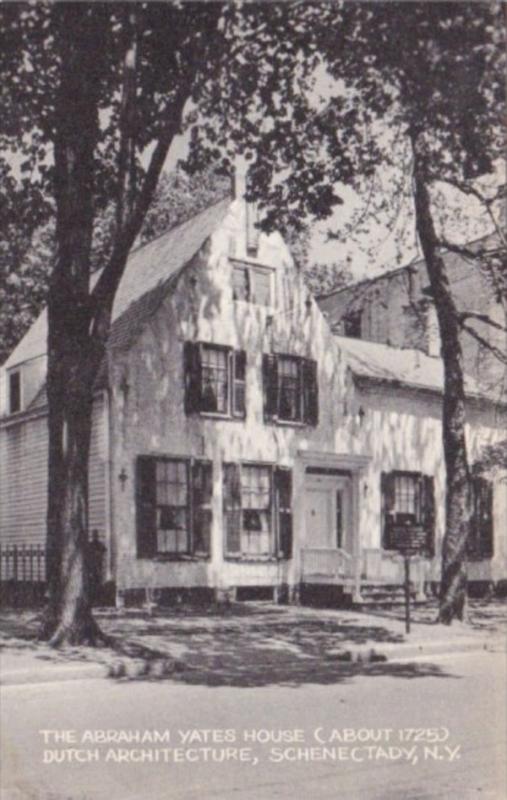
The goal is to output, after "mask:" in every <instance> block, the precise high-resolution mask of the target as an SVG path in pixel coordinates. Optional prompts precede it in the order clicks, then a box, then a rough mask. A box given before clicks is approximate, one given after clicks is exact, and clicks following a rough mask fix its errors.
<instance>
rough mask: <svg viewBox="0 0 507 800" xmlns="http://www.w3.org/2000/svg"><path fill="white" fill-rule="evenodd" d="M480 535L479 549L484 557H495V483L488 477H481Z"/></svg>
mask: <svg viewBox="0 0 507 800" xmlns="http://www.w3.org/2000/svg"><path fill="white" fill-rule="evenodd" d="M480 498H481V502H480V508H481V522H480V529H479V530H480V537H479V542H480V545H479V549H480V553H481V555H482V556H483V558H492V557H493V484H492V482H491V481H488V480H486V478H482V479H481V488H480Z"/></svg>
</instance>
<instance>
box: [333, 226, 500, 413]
mask: <svg viewBox="0 0 507 800" xmlns="http://www.w3.org/2000/svg"><path fill="white" fill-rule="evenodd" d="M466 249H467V250H470V251H472V252H476V253H477V252H479V253H484V254H487V257H488V258H490V259H491V258H496V259H500V258H501V257H502V248H501V245H500V242H499V239H498V236H497V235H496V234H491V235H489V236H486V237H483V238H482V239H479V240H477V241H475V242H472V243H471V244H470V245H468V246H467V248H466ZM443 258H444V261H445V266H446V271H447V275H448V278H449V283H450V287H451V292H452V294H453V297H454V301H455V303H456V306H457V308H458V310H459V311H460V312H464V313H469V314H471V315H472V316H470V318H469V319H467V321H466V323H467V325H468V326H469V327H470V328H471V329H472V330H473V331H475V333H476V334H477V335H478V337H474V336H473V334H472V335H471V334H470V333H467V332H463V335H462V348H463V362H464V368H465V372H467V374H469V375H471V376H473V377H474V378H476V380H477V381H479V383H480V384H481V385H482V387H483V388H484V389H485V391H486V392H487V393H488V394H491V395H492V396H495V397H502V398H503V399H505V397H507V366H506V365H505V363H502V362H501V361H500V360H499V359H498V358H497V357H496V356H495V354H494V350H495V349H496V350H497V351H499V352H500V353H507V307H506V306H505V300H504V302H503V304H502V302H500V297H499V294H500V289H499V287H495V286H494V283H493V282H492V280H491V277H490V275H489V274H488V272H487V271H486V270H485V269H484V268H483V267H482V265H481V260H480V259H479V260H477V261H475V260H471V259H467V258H465V257H463V256H462V255H460V254H458V253H454V252H446V253H444V254H443ZM503 258H504V259H505V256H503ZM504 269H505V266H504ZM318 303H319V306H320V308H321V310H322V311H323V312H324V313H325V314H326V317H327V319H328V322H329V324H330V325H331V327H332V329H333V330H334V331H335V332H336V333H341V334H342V335H344V336H348V337H354V338H359V339H365V340H367V341H371V342H380V343H382V344H387V345H391V346H393V347H401V348H406V347H408V348H415V349H418V350H421V351H422V352H425V353H426V354H427V355H430V356H439V355H440V338H439V331H438V323H437V317H436V311H435V307H434V304H433V301H432V298H431V293H430V289H429V279H428V275H427V271H426V265H425V263H424V261H421V260H419V261H415V262H414V263H412V264H408V265H405V266H403V267H399V268H397V269H394V270H389V271H387V272H383V273H381V274H379V275H377V276H375V277H373V278H368V279H366V280H364V281H360V282H358V283H355V284H351V285H349V286H346V287H344V288H342V289H338V290H337V291H331V292H328V293H327V294H325V295H321V296H320V297H319V298H318ZM477 315H478V316H477ZM481 317H482V319H481ZM485 318H489V319H490V320H491V321H492V323H493V324H488V323H487V322H485ZM488 345H489V347H488Z"/></svg>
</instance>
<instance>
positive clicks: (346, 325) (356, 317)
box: [343, 311, 363, 339]
mask: <svg viewBox="0 0 507 800" xmlns="http://www.w3.org/2000/svg"><path fill="white" fill-rule="evenodd" d="M362 317H363V313H362V311H351V312H350V313H349V314H347V315H346V316H345V317H344V318H343V334H344V336H350V337H353V338H354V339H360V338H361V335H362Z"/></svg>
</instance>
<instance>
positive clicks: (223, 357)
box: [202, 346, 228, 414]
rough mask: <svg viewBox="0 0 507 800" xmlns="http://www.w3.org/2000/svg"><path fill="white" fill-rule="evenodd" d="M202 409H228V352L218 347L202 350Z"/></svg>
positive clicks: (225, 411) (216, 410)
mask: <svg viewBox="0 0 507 800" xmlns="http://www.w3.org/2000/svg"><path fill="white" fill-rule="evenodd" d="M202 411H212V412H218V413H221V414H225V413H227V411H228V353H227V352H226V351H225V350H221V349H219V348H216V347H208V346H206V347H203V350H202Z"/></svg>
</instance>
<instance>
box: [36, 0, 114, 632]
mask: <svg viewBox="0 0 507 800" xmlns="http://www.w3.org/2000/svg"><path fill="white" fill-rule="evenodd" d="M58 18H59V21H60V24H61V30H60V55H61V68H60V85H59V87H58V91H57V99H56V113H55V128H56V131H57V134H56V137H55V150H54V156H55V198H56V241H57V258H56V265H55V268H54V271H53V274H52V277H51V281H50V286H49V297H48V378H47V392H48V406H49V421H48V426H49V459H48V471H49V481H48V518H47V544H46V555H47V562H46V563H47V581H48V589H49V602H48V606H47V609H46V613H45V616H44V622H43V628H42V635H43V636H44V638H49V640H50V642H51V643H52V644H54V645H60V644H62V643H66V642H68V643H78V642H89V643H95V642H96V641H97V639H98V637H99V630H98V628H97V626H96V624H95V622H94V620H93V617H92V613H91V603H90V587H89V585H88V570H87V563H86V562H87V549H88V454H89V449H90V435H91V420H92V403H93V385H94V379H95V377H96V374H97V372H98V368H99V366H100V362H101V358H102V357H103V349H102V348H101V347H100V345H99V344H96V343H94V340H93V338H92V336H91V334H90V323H91V313H90V312H91V309H90V295H89V281H90V255H91V246H92V230H93V218H94V208H93V189H94V170H95V165H94V151H95V147H96V143H97V138H98V111H97V105H98V104H97V93H98V91H99V88H98V87H99V74H97V70H99V69H100V67H99V66H98V65H97V57H96V47H95V46H97V45H98V46H100V29H101V26H100V10H99V12H98V13H95V11H94V10H93V11H92V9H91V8H90V6H89V4H87V3H83V4H79V3H76V4H62V7H61V9H60V13H59V17H58Z"/></svg>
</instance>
